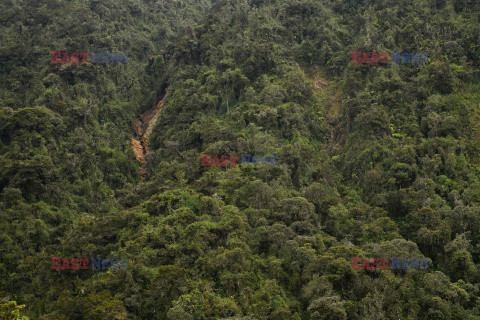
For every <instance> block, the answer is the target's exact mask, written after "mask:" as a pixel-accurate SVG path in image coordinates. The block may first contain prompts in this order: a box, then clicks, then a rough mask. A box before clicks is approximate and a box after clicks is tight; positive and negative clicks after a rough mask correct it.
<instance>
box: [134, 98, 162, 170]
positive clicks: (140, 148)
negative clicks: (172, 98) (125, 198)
mask: <svg viewBox="0 0 480 320" xmlns="http://www.w3.org/2000/svg"><path fill="white" fill-rule="evenodd" d="M167 96H168V92H167V93H166V94H165V96H163V99H162V100H161V101H160V102H159V103H158V104H157V105H156V106H155V107H153V108H152V109H150V110H148V111H147V112H145V113H144V114H142V115H141V116H140V119H137V120H136V121H135V136H134V137H132V140H131V146H132V149H133V152H134V153H135V157H136V158H137V161H138V163H139V164H140V177H141V178H142V179H144V178H145V177H146V175H147V171H146V170H145V164H146V163H147V162H146V160H145V155H146V154H147V152H148V151H149V149H148V137H149V136H150V134H152V131H153V127H154V126H155V123H156V122H157V119H158V116H159V115H160V111H161V110H162V107H163V104H164V101H165V99H166V98H167Z"/></svg>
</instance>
